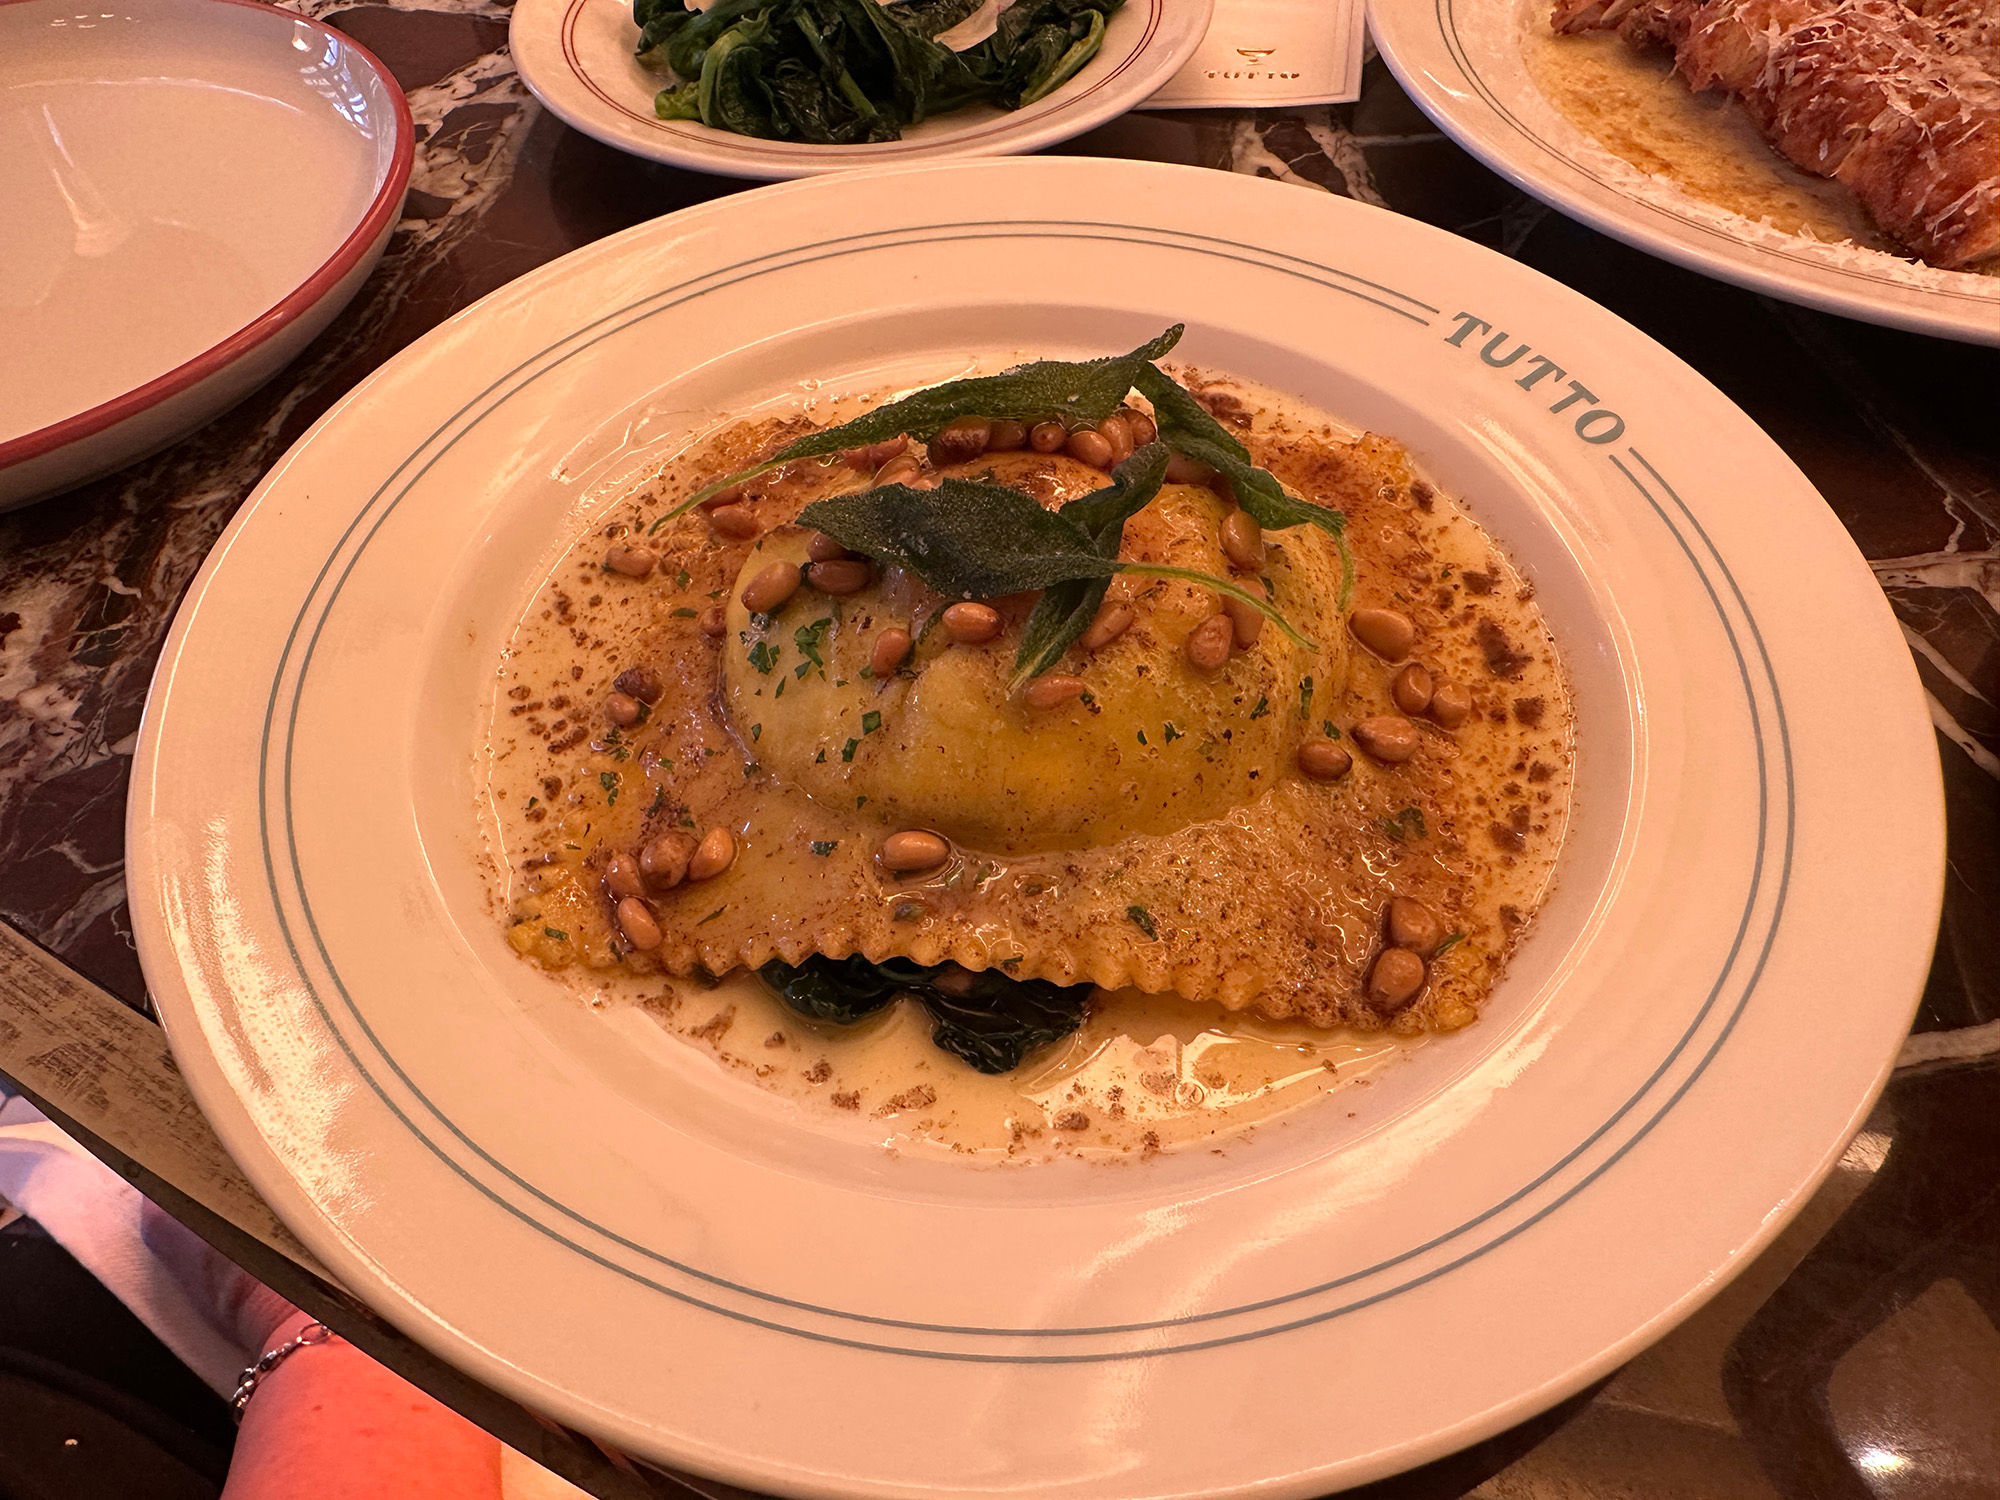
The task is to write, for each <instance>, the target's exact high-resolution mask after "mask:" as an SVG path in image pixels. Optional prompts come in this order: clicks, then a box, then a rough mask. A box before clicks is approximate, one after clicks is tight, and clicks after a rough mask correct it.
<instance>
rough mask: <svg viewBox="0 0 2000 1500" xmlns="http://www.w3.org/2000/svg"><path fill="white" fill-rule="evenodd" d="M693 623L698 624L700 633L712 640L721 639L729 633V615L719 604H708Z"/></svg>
mask: <svg viewBox="0 0 2000 1500" xmlns="http://www.w3.org/2000/svg"><path fill="white" fill-rule="evenodd" d="M695 624H696V625H698V626H700V627H701V633H702V634H703V635H705V636H707V637H708V638H709V639H710V640H712V641H717V640H721V639H722V637H724V636H725V635H727V634H729V616H728V614H727V613H726V612H725V611H724V609H723V608H722V606H721V605H720V604H711V605H709V607H708V608H707V609H705V610H703V611H702V612H701V618H700V619H698V620H696V621H695Z"/></svg>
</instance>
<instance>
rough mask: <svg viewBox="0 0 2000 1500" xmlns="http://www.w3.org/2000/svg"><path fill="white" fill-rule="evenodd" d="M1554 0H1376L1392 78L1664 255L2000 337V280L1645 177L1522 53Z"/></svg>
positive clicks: (1602, 225)
mask: <svg viewBox="0 0 2000 1500" xmlns="http://www.w3.org/2000/svg"><path fill="white" fill-rule="evenodd" d="M1548 13H1549V5H1548V0H1371V3H1370V5H1369V7H1368V29H1369V31H1370V32H1371V33H1372V34H1373V36H1374V38H1375V44H1376V46H1377V47H1378V48H1379V49H1380V50H1381V53H1382V56H1383V57H1384V58H1386V59H1387V60H1388V63H1389V66H1390V68H1391V69H1393V70H1394V72H1395V74H1396V77H1397V78H1398V79H1399V80H1400V81H1401V83H1402V85H1403V87H1404V88H1405V89H1407V90H1408V91H1409V94H1410V97H1411V98H1413V99H1415V100H1416V101H1417V103H1418V104H1419V105H1421V106H1422V107H1423V110H1424V112H1425V113H1426V114H1428V115H1429V116H1430V117H1431V118H1432V119H1433V120H1435V121H1437V123H1438V124H1439V125H1440V126H1442V127H1443V128H1444V129H1445V130H1446V131H1447V132H1448V133H1449V134H1450V135H1451V137H1452V138H1453V139H1454V140H1456V141H1457V142H1458V143H1459V144H1460V145H1461V146H1463V147H1465V149H1466V150H1468V151H1470V152H1471V153H1472V154H1473V155H1474V156H1477V157H1478V158H1479V159H1480V160H1481V161H1483V162H1485V163H1486V165H1487V166H1489V167H1491V168H1492V169H1493V170H1494V171H1496V172H1498V173H1499V174H1500V175H1501V176H1503V177H1505V178H1507V179H1508V180H1509V181H1510V182H1513V183H1514V184H1516V185H1517V186H1519V187H1520V188H1521V189H1522V190H1523V191H1525V192H1529V193H1532V194H1534V195H1535V196H1536V197H1537V198H1540V199H1542V200H1543V201H1545V202H1547V203H1551V204H1553V205H1554V206H1555V207H1557V208H1559V209H1561V210H1562V211H1563V212H1564V213H1566V214H1569V215H1571V216H1572V217H1574V218H1578V219H1581V220H1582V221H1583V222H1584V223H1586V224H1589V225H1591V226H1592V227H1593V228H1596V229H1600V230H1602V231H1603V232H1604V233H1606V234H1608V235H1611V236H1612V237H1613V238H1615V239H1620V240H1623V241H1625V243H1626V244H1628V245H1634V246H1637V247H1638V248H1639V249H1641V250H1645V251H1648V252H1650V253H1652V254H1654V255H1658V256H1661V257H1662V258H1664V259H1666V260H1671V261H1675V262H1677V263H1679V264H1681V265H1684V266H1687V267H1690V268H1691V269H1693V270H1696V271H1700V272H1702V273H1704V274H1705V275H1709V276H1714V277H1716V278H1717V279H1719V280H1722V281H1728V282H1733V283H1735V284H1736V285H1738V286H1744V287H1749V288H1750V289H1751V290H1753V291H1758V292H1763V293H1766V294H1768V295H1769V296H1773V297H1779V298H1782V299H1784V300H1785V301H1787V302H1798V303H1802V304H1804V305H1805V306H1807V307H1817V308H1821V309H1823V310H1824V311H1827V312H1833V313H1840V314H1842V315H1843V316H1846V317H1850V318H1860V319H1862V320H1864V321H1866V322H1870V323H1881V324H1884V325H1885V326H1887V327H1890V328H1906V329H1909V330H1911V331H1913V332H1917V333H1930V334H1936V335H1937V336H1939V337H1940V338H1949V339H1961V340H1965V341H1967V342H1970V343H1979V344H2000V278H1995V277H1992V276H1978V275H1973V274H1972V273H1970V272H1964V271H1941V270H1937V269H1935V268H1933V267H1928V266H1919V265H1915V264H1913V263H1912V262H1909V261H1905V260H1901V259H1898V258H1897V257H1895V256H1891V255H1885V254H1882V253H1880V252H1878V251H1874V250H1867V249H1862V248H1860V247H1858V246H1850V245H1830V244H1823V243H1821V242H1819V241H1817V240H1813V239H1810V238H1808V237H1806V236H1803V235H1795V234H1788V233H1784V232H1781V231H1779V230H1776V229H1773V228H1771V227H1770V226H1768V225H1764V224H1758V223H1752V222H1751V221H1750V220H1749V219H1746V218H1744V217H1742V216H1741V215H1737V214H1731V213H1728V212H1727V211H1726V210H1723V209H1719V208H1716V207H1715V206H1713V205H1711V204H1707V203H1704V202H1702V201H1700V200H1698V199H1696V198H1694V197H1692V196H1691V195H1689V194H1687V193H1685V192H1683V191H1682V190H1681V189H1680V188H1678V187H1676V186H1675V185H1674V184H1672V183H1670V182H1668V181H1666V180H1665V179H1663V178H1659V177H1652V176H1647V175H1645V174H1642V173H1640V172H1638V171H1637V170H1636V169H1635V168H1633V167H1632V166H1630V165H1628V164H1627V163H1626V162H1624V161H1623V160H1621V159H1620V158H1618V157H1617V156H1615V155H1613V154H1612V153H1611V152H1610V151H1608V150H1606V149H1605V148H1604V147H1603V146H1601V145H1599V144H1598V143H1597V142H1595V141H1594V140H1592V139H1591V138H1590V136H1588V135H1587V134H1585V133H1584V132H1583V131H1582V130H1580V129H1579V128H1578V127H1577V126H1575V125H1574V124H1572V123H1571V122H1570V121H1569V120H1568V119H1567V118H1566V117H1565V116H1564V115H1562V114H1561V113H1560V112H1559V111H1558V110H1557V109H1556V108H1555V106H1554V105H1552V104H1550V103H1549V101H1548V100H1547V99H1546V98H1545V97H1544V96H1543V95H1542V93H1541V91H1540V89H1539V88H1538V87H1537V86H1536V84H1535V81H1534V79H1533V78H1532V77H1531V76H1530V73H1529V69H1528V65H1527V63H1526V62H1525V61H1524V60H1523V57H1522V53H1521V41H1522V38H1523V37H1524V36H1525V35H1526V34H1527V30H1528V28H1529V27H1530V26H1538V25H1539V26H1546V25H1547V24H1548Z"/></svg>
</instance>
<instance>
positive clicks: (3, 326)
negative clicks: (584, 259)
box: [0, 0, 414, 509]
mask: <svg viewBox="0 0 2000 1500" xmlns="http://www.w3.org/2000/svg"><path fill="white" fill-rule="evenodd" d="M413 138H414V137H413V131H412V129H411V123H410V111H409V106H408V104H407V103H406V102H405V100H404V98H403V94H402V90H401V89H399V88H398V87H397V86H396V83H395V81H394V80H393V79H392V78H391V77H390V76H389V74H388V72H387V70H386V69H385V68H383V66H382V65H381V64H380V63H378V62H377V61H376V60H375V59H374V58H373V57H372V56H370V55H369V53H368V52H367V51H366V50H365V49H364V48H362V47H360V46H358V45H356V44H355V43H354V42H352V41H350V40H349V39H348V38H347V37H345V36H343V35H342V34H341V33H340V32H338V31H334V30H332V29H331V28H329V27H327V26H324V25H322V24H320V23H319V22H317V21H309V20H306V19H304V18H303V17H300V16H296V15H293V14H291V13H290V12H287V11H283V10H278V9H276V8H274V7H271V6H267V5H262V4H258V3H256V0H111V3H110V4H108V5H107V4H105V3H103V0H93V3H92V4H91V6H90V7H89V8H88V9H87V10H86V9H85V8H83V7H81V6H79V5H77V4H75V3H73V0H0V203H4V204H6V205H7V211H6V212H5V213H4V214H0V349H4V350H5V351H6V357H5V358H4V359H0V509H4V508H8V507H11V506H17V505H24V504H26V503H28V502H29V501H31V500H37V499H40V498H42V497H43V496H46V495H51V494H55V493H57V492H58V491H61V490H65V489H69V488H71V487H73V486H75V485H78V484H81V483H83V482H84V481H86V480H89V479H94V478H96V477H98V476H99V475H102V474H107V473H109V472H111V471H112V470H114V469H117V468H120V467H122V466H124V465H125V464H128V463H131V462H132V461H133V460H135V459H138V458H141V457H143V456H145V455H146V454H148V453H151V452H153V451H154V450H155V449H158V448H161V447H164V446H165V445H166V444H168V443H170V442H172V441H174V440H175V439H176V438H179V437H181V436H183V435H185V434H186V433H188V432H190V431H192V430H193V429H195V428H196V427H199V426H200V425H201V424H202V423H204V422H206V421H208V420H209V419H210V418H212V417H214V416H216V415H217V414H218V413H220V412H222V411H224V410H226V409H227V408H228V407H230V406H232V405H234V404H235V403H236V402H237V401H240V400H241V399H242V398H243V397H244V396H246V395H248V394H249V393H250V392H251V391H252V390H254V389H256V387H257V386H259V385H260V384H262V383H263V382H264V381H266V380H268V379H270V377H271V376H272V375H274V374H276V373H277V372H278V371H279V370H280V369H281V368H283V367H284V365H285V364H286V363H287V362H288V361H289V360H290V359H291V358H292V357H293V356H294V355H296V354H297V353H298V352H299V350H300V349H302V348H303V347H304V346H305V345H306V344H307V343H308V342H309V341H310V340H311V339H312V338H313V337H314V335H316V334H317V333H319V332H320V330H321V329H323V328H324V327H326V325H327V324H328V323H329V322H330V321H331V320H332V319H333V317H334V315H335V314H336V313H338V312H339V311H340V310H341V308H342V307H344V306H345V305H346V304H347V302H348V301H349V300H350V299H351V298H352V297H353V296H354V294H355V292H356V291H358V290H359V289H360V287H361V283H362V282H363V281H364V280H366V278H367V276H368V273H369V272H370V271H371V270H372V269H373V268H374V265H375V262H376V261H377V260H378V259H380V257H381V254H382V250H383V247H384V246H385V245H386V244H387V243H388V239H389V234H390V232H391V230H393V229H394V227H395V224H396V220H397V217H398V214H399V211H400V208H401V205H402V201H403V190H404V189H405V187H407V186H408V184H409V178H410V160H411V151H412V143H413Z"/></svg>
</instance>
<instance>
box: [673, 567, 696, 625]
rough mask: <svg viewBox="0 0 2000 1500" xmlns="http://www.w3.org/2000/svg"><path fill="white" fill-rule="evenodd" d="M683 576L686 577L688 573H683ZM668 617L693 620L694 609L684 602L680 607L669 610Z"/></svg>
mask: <svg viewBox="0 0 2000 1500" xmlns="http://www.w3.org/2000/svg"><path fill="white" fill-rule="evenodd" d="M681 577H683V578H685V577H687V574H685V573H683V574H681ZM667 618H668V619H670V620H692V619H693V618H694V611H693V610H691V609H689V608H688V607H687V606H686V605H685V604H683V605H682V606H681V607H680V608H679V609H674V610H669V611H668V612H667Z"/></svg>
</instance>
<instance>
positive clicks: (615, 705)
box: [604, 693, 646, 729]
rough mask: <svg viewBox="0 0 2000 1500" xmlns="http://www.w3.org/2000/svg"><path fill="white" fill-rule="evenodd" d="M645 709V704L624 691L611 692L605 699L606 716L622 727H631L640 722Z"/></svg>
mask: <svg viewBox="0 0 2000 1500" xmlns="http://www.w3.org/2000/svg"><path fill="white" fill-rule="evenodd" d="M645 711H646V710H645V705H644V704H642V703H640V702H639V700H638V699H637V698H630V697H627V696H626V695H625V694H624V693H611V694H608V695H607V696H606V697H605V699H604V716H605V717H606V718H607V719H609V720H610V721H611V722H612V723H614V724H616V725H617V726H618V727H619V728H620V729H629V728H631V726H632V725H634V724H636V723H638V722H639V719H640V716H641V715H642V714H644V713H645Z"/></svg>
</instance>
